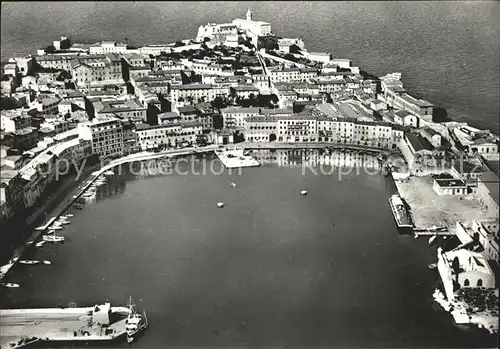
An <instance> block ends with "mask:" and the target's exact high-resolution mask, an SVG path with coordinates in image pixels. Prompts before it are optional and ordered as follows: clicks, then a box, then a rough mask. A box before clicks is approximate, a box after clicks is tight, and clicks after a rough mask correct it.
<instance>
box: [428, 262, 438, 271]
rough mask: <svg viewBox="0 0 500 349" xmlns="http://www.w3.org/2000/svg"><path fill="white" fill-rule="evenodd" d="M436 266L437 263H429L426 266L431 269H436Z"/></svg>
mask: <svg viewBox="0 0 500 349" xmlns="http://www.w3.org/2000/svg"><path fill="white" fill-rule="evenodd" d="M436 267H437V263H431V264H429V265H428V268H429V269H431V270H433V269H436Z"/></svg>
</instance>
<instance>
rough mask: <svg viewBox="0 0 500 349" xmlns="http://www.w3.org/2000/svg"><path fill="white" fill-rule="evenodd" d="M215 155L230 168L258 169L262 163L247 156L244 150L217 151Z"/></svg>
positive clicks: (224, 149) (228, 149) (227, 149)
mask: <svg viewBox="0 0 500 349" xmlns="http://www.w3.org/2000/svg"><path fill="white" fill-rule="evenodd" d="M215 155H216V156H217V157H218V158H219V160H220V161H221V162H222V164H223V165H224V166H225V167H226V168H228V169H231V168H242V167H257V166H260V163H259V162H258V161H257V160H255V159H254V158H253V157H252V156H250V155H245V154H244V151H243V148H240V147H234V148H222V149H218V150H215Z"/></svg>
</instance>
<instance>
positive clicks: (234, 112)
mask: <svg viewBox="0 0 500 349" xmlns="http://www.w3.org/2000/svg"><path fill="white" fill-rule="evenodd" d="M259 113H260V109H259V108H254V107H250V108H244V107H228V108H224V109H221V115H222V120H223V125H224V127H225V128H238V129H244V128H245V127H246V121H245V119H246V118H248V117H253V116H258V115H259Z"/></svg>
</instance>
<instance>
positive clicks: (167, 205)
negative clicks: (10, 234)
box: [0, 150, 495, 348]
mask: <svg viewBox="0 0 500 349" xmlns="http://www.w3.org/2000/svg"><path fill="white" fill-rule="evenodd" d="M253 155H255V157H256V158H258V159H259V161H261V162H263V165H262V166H261V167H258V168H246V169H243V170H242V172H241V173H239V172H238V171H232V173H229V171H227V170H225V171H223V170H221V167H220V163H217V162H218V160H217V159H215V158H214V157H208V159H207V161H208V162H205V161H202V159H198V160H197V161H196V162H194V161H191V162H187V163H186V162H185V163H181V164H180V165H179V167H178V170H177V171H172V174H168V175H159V174H156V175H155V174H148V172H146V171H143V172H138V171H137V169H136V168H135V170H134V171H133V172H134V173H135V174H132V173H130V172H129V171H128V170H126V169H124V171H123V173H122V174H121V175H118V174H117V175H115V176H114V177H112V178H110V179H109V180H108V182H107V183H106V184H105V185H103V186H102V187H101V188H100V189H99V190H98V192H97V196H96V198H95V199H94V200H92V201H91V202H89V203H87V204H86V205H85V206H84V208H83V209H82V210H73V211H72V213H73V214H74V217H71V218H70V220H71V224H69V225H67V226H66V227H65V228H64V229H63V230H62V231H60V234H61V235H62V236H64V237H65V238H66V240H65V243H64V244H60V245H45V246H43V247H41V248H38V249H34V250H33V251H32V252H31V253H30V254H28V255H27V256H26V258H29V259H35V260H50V261H51V262H52V264H51V265H34V266H30V265H18V266H16V267H15V268H14V269H13V270H12V271H11V273H10V274H9V275H8V277H7V279H8V281H10V282H15V283H18V284H20V285H21V287H20V288H18V289H0V308H19V307H59V306H61V307H65V306H68V305H69V304H70V303H72V302H73V303H75V304H76V305H77V306H89V305H90V306H91V305H93V304H96V303H100V302H103V301H106V300H109V301H111V302H112V304H115V305H123V304H125V303H126V301H127V299H128V297H129V296H132V297H133V299H134V300H135V302H136V304H137V306H138V308H139V310H140V309H141V308H142V307H144V308H145V309H146V310H147V314H148V319H149V323H150V324H149V327H148V329H147V330H146V332H145V334H144V336H142V337H141V338H139V339H138V341H137V344H136V345H138V346H139V347H141V348H158V347H166V346H168V347H220V348H236V347H261V348H262V347H297V348H298V347H301V348H304V347H319V346H323V347H344V348H345V347H384V348H389V347H391V348H392V347H394V348H396V347H398V348H407V347H455V348H457V347H468V348H471V347H484V346H489V347H494V346H495V343H494V342H493V339H492V338H490V337H488V336H486V334H485V333H484V332H480V331H478V330H475V329H468V328H465V329H464V328H458V327H457V326H456V325H454V324H453V320H452V318H451V316H450V315H449V314H447V313H445V312H444V311H443V310H442V309H441V308H440V307H439V305H437V304H436V303H435V302H434V301H433V299H432V293H433V291H434V289H435V287H436V285H437V282H438V280H437V279H438V278H437V275H436V271H432V270H429V268H428V265H429V264H430V263H435V262H436V251H435V247H434V248H429V247H428V244H427V240H426V239H418V240H415V239H414V238H413V236H405V235H400V234H399V233H398V231H397V229H396V226H395V223H394V220H393V217H392V214H391V211H390V209H389V204H388V198H389V197H390V195H391V194H393V193H394V191H395V187H394V183H393V182H392V180H391V179H389V178H387V177H384V176H382V175H381V174H380V173H379V172H377V171H376V170H377V165H376V161H374V160H373V159H372V158H370V157H369V156H366V155H364V156H363V155H352V154H347V155H339V154H336V153H335V154H332V155H326V154H323V155H320V154H319V153H317V151H312V150H311V151H303V152H300V151H297V150H294V151H287V150H276V151H264V150H261V151H255V152H254V153H253ZM326 158H335V160H332V161H330V162H329V163H330V164H334V165H335V166H336V167H337V166H339V167H337V168H336V169H332V168H331V167H329V166H323V165H321V164H323V163H325V162H328V161H329V160H326ZM342 158H344V159H345V161H344V162H343V161H342V160H341V159H342ZM346 163H349V164H351V165H352V164H358V165H359V164H361V165H362V164H364V163H367V164H369V165H367V168H368V170H365V169H363V168H361V169H360V170H358V171H356V170H354V171H350V172H349V171H348V169H347V168H343V167H341V166H342V165H343V164H346ZM305 164H307V165H305ZM203 168H212V169H214V171H213V172H214V173H206V174H205V175H203V174H202V173H203ZM133 169H134V168H133ZM115 172H117V171H115ZM200 172H201V174H200ZM207 172H210V171H207ZM181 173H184V174H181ZM231 183H234V184H235V185H234V186H233V185H231ZM302 190H307V192H308V195H301V191H302ZM218 202H223V203H224V207H223V208H219V207H217V203H218ZM58 234H59V231H58ZM492 343H493V344H492ZM68 346H73V347H86V346H85V345H84V344H81V343H80V344H65V345H64V346H62V347H68ZM91 346H92V347H97V346H101V347H113V348H115V347H126V346H127V344H126V343H125V341H122V342H120V341H118V342H114V343H101V344H97V343H92V344H91ZM50 347H61V345H59V346H58V345H57V344H50Z"/></svg>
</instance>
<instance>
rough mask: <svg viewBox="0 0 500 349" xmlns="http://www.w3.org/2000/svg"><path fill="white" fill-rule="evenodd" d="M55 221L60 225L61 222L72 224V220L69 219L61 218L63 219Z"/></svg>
mask: <svg viewBox="0 0 500 349" xmlns="http://www.w3.org/2000/svg"><path fill="white" fill-rule="evenodd" d="M55 223H59V224H58V225H59V226H60V224H63V225H65V224H70V223H71V222H70V221H68V220H67V219H61V220H57V221H56V222H55Z"/></svg>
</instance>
